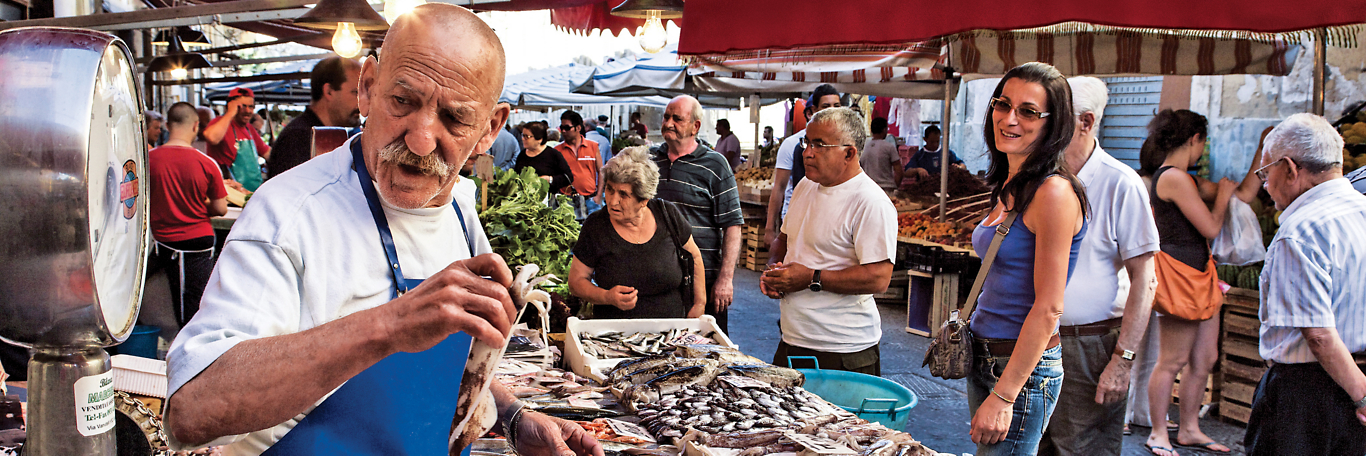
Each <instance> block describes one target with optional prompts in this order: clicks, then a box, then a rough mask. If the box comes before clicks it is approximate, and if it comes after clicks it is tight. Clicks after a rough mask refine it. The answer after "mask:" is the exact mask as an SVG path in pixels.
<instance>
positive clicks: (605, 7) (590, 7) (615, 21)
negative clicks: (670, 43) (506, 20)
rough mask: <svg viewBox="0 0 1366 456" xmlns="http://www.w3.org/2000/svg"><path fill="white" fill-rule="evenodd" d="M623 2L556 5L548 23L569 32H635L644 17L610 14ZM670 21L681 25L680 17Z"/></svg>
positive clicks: (595, 0) (597, 0) (593, 0)
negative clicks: (633, 17) (632, 17)
mask: <svg viewBox="0 0 1366 456" xmlns="http://www.w3.org/2000/svg"><path fill="white" fill-rule="evenodd" d="M527 1H531V0H527ZM542 1H544V0H542ZM625 2H626V0H591V1H590V2H589V3H587V4H584V5H578V6H564V7H556V8H554V9H551V10H550V23H551V24H552V25H554V26H555V27H556V28H558V29H560V30H564V31H566V32H569V33H579V34H588V33H592V32H593V31H594V30H602V31H604V32H606V33H610V34H612V35H614V36H616V35H619V34H620V33H621V32H622V31H623V30H624V31H625V32H626V33H630V34H635V33H636V29H637V28H639V27H641V26H643V25H645V20H644V19H631V18H625V17H618V16H613V15H612V8H616V7H617V5H620V4H622V3H625ZM672 21H673V23H674V25H677V26H680V27H682V25H683V21H682V20H681V19H672ZM665 22H668V21H665Z"/></svg>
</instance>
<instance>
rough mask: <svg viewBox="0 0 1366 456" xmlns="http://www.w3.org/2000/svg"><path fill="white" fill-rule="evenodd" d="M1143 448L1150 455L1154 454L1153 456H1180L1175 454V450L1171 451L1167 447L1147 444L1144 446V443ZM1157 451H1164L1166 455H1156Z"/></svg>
mask: <svg viewBox="0 0 1366 456" xmlns="http://www.w3.org/2000/svg"><path fill="white" fill-rule="evenodd" d="M1143 448H1147V449H1148V452H1149V453H1152V454H1154V455H1156V456H1181V455H1180V454H1178V453H1177V452H1176V450H1173V449H1171V448H1167V447H1163V446H1152V445H1149V444H1146V443H1145V444H1143ZM1158 451H1165V452H1167V454H1165V455H1162V454H1157V452H1158Z"/></svg>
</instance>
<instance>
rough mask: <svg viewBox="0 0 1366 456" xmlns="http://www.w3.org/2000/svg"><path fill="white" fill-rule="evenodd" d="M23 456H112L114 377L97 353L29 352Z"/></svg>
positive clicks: (76, 350) (106, 360)
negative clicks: (28, 405) (26, 430)
mask: <svg viewBox="0 0 1366 456" xmlns="http://www.w3.org/2000/svg"><path fill="white" fill-rule="evenodd" d="M31 353H32V360H31V361H29V366H28V379H29V382H28V386H29V390H28V394H29V404H30V405H31V406H33V407H31V408H29V411H28V438H27V442H25V444H24V452H23V454H24V456H112V455H114V454H115V448H114V442H115V434H114V432H113V431H114V415H115V410H114V395H113V393H114V385H113V381H114V376H113V374H112V373H111V372H110V371H111V369H112V365H111V364H110V361H109V353H106V352H105V351H104V350H103V349H100V348H67V347H49V348H34V349H32V350H31Z"/></svg>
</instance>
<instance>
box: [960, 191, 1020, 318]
mask: <svg viewBox="0 0 1366 456" xmlns="http://www.w3.org/2000/svg"><path fill="white" fill-rule="evenodd" d="M1018 215H1020V213H1018V212H1014V211H1011V212H1007V213H1006V219H1005V220H1003V221H1001V223H1000V224H998V225H996V236H993V237H992V238H991V247H987V256H986V257H985V258H982V269H981V270H980V271H978V272H977V280H973V281H972V291H969V292H968V302H967V308H966V309H964V312H960V315H962V320H963V321H970V320H972V311H973V310H974V309H975V308H976V307H977V298H978V297H980V296H981V295H982V284H983V283H984V282H986V280H987V273H989V272H991V263H992V262H994V261H995V260H996V251H997V250H1000V249H1001V241H1004V240H1005V239H1006V235H1007V234H1010V226H1011V225H1012V224H1014V223H1015V217H1016V216H1018Z"/></svg>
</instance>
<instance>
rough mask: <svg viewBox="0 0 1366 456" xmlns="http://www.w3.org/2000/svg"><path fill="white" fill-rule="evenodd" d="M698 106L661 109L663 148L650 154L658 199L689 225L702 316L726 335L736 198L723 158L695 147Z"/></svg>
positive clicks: (684, 100)
mask: <svg viewBox="0 0 1366 456" xmlns="http://www.w3.org/2000/svg"><path fill="white" fill-rule="evenodd" d="M701 128H702V104H700V103H698V102H697V99H695V98H693V97H690V96H687V95H680V96H678V97H675V98H674V99H673V100H672V101H670V102H669V105H668V107H665V108H664V124H663V127H662V128H660V133H661V134H663V135H664V144H662V145H660V146H659V147H656V148H654V149H652V150H651V151H650V152H651V153H652V154H653V156H654V161H655V164H656V165H659V189H658V191H657V192H656V194H657V195H658V196H659V198H660V199H663V200H665V201H669V202H672V203H674V204H676V205H678V209H679V210H681V211H683V215H684V216H687V217H688V223H689V224H691V225H692V235H693V240H694V241H696V242H697V248H699V249H701V250H702V263H703V264H704V265H705V266H706V268H707V277H706V280H707V315H711V316H714V317H716V324H717V325H718V326H720V327H721V330H722V331H724V332H728V329H727V321H726V309H727V308H729V307H730V303H731V299H732V298H733V296H734V284H733V281H732V278H733V277H734V275H735V261H736V259H737V258H738V257H739V256H740V225H743V224H744V223H745V220H744V217H742V216H741V215H740V194H739V193H738V192H737V191H736V189H735V173H734V172H732V171H731V169H730V164H729V163H727V162H726V157H724V156H722V155H721V154H719V153H717V152H716V151H714V150H711V148H709V147H707V146H705V145H703V144H700V143H698V142H697V132H698V130H700V129H701Z"/></svg>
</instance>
